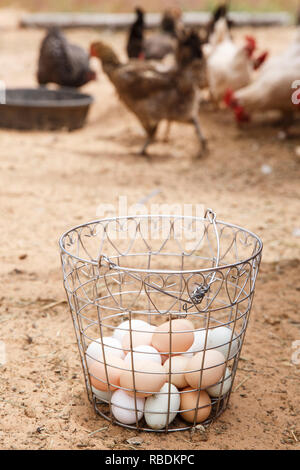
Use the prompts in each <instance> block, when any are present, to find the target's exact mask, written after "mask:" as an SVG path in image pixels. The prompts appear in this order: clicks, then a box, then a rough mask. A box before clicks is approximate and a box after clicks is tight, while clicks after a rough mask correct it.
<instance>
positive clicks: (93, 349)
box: [85, 336, 124, 367]
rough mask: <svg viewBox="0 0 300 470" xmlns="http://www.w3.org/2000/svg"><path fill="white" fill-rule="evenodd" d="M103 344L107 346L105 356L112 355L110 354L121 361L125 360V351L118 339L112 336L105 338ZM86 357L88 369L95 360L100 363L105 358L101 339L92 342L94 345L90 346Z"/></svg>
mask: <svg viewBox="0 0 300 470" xmlns="http://www.w3.org/2000/svg"><path fill="white" fill-rule="evenodd" d="M103 344H104V345H105V346H104V353H105V355H106V354H108V353H110V354H113V355H114V356H118V357H120V358H121V359H123V357H124V351H123V349H122V344H121V343H120V341H118V340H117V339H116V338H113V337H112V336H104V337H103ZM85 356H86V361H87V365H88V367H89V366H90V364H91V362H92V361H93V360H95V359H96V360H98V361H100V360H101V359H102V358H103V351H102V342H101V338H98V339H96V341H92V343H90V344H89V346H88V348H87V350H86V352H85Z"/></svg>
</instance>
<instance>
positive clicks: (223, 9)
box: [207, 3, 233, 42]
mask: <svg viewBox="0 0 300 470" xmlns="http://www.w3.org/2000/svg"><path fill="white" fill-rule="evenodd" d="M221 18H224V19H225V21H226V24H227V27H228V29H229V30H230V29H231V27H232V25H233V22H232V20H230V19H229V18H228V6H227V4H226V3H222V4H220V5H219V6H218V7H217V8H216V9H215V11H214V12H213V16H212V19H211V21H210V22H209V23H208V26H207V42H210V40H211V36H213V34H214V31H215V25H216V23H217V22H218V21H219V20H220V19H221Z"/></svg>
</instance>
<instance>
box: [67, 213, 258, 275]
mask: <svg viewBox="0 0 300 470" xmlns="http://www.w3.org/2000/svg"><path fill="white" fill-rule="evenodd" d="M153 217H157V218H166V219H167V218H169V219H170V218H172V219H176V218H177V219H188V220H199V221H202V222H205V221H207V222H209V221H208V219H206V218H205V217H196V216H184V215H174V214H173V215H170V214H169V215H168V214H147V215H136V216H133V215H126V216H120V217H118V216H116V217H108V218H104V219H95V220H92V221H90V222H86V223H83V224H79V225H76V226H74V227H72V228H71V229H69V230H67V231H66V232H64V233H63V234H62V235H61V236H60V238H59V247H60V250H61V252H62V253H64V254H66V255H68V256H70V257H71V258H74V259H76V260H78V261H81V262H84V263H88V264H89V265H92V266H99V260H91V259H85V258H81V257H79V256H76V255H74V254H71V253H69V252H68V251H67V250H66V249H65V248H64V246H63V240H64V239H65V238H66V237H67V236H68V235H69V234H70V233H72V232H75V231H76V230H78V229H80V228H84V227H87V226H89V225H94V224H99V223H101V222H113V221H117V220H126V219H135V218H139V219H145V218H149V219H150V218H153ZM216 223H217V224H222V225H224V226H227V227H231V228H235V229H238V230H240V231H242V232H244V233H247V234H248V235H250V236H252V237H253V238H254V239H255V240H256V241H257V242H258V249H257V250H256V252H255V253H254V254H253V255H252V256H250V257H249V258H246V259H244V260H242V261H239V262H237V263H230V264H226V265H222V266H215V267H211V268H203V269H189V270H168V269H141V268H128V267H123V266H119V265H114V266H113V269H115V270H119V271H122V272H123V271H124V272H129V273H130V272H131V273H154V274H195V273H205V272H215V271H219V270H223V269H228V268H232V267H235V266H239V265H242V264H245V263H248V262H250V261H252V260H254V259H255V258H256V257H257V256H258V255H260V254H261V252H262V249H263V242H262V239H261V238H260V237H259V236H258V235H256V234H255V233H254V232H251V231H250V230H248V229H245V228H243V227H241V226H239V225H236V224H231V223H229V222H224V221H222V220H218V219H217V220H216ZM103 255H104V253H103V254H102V256H103Z"/></svg>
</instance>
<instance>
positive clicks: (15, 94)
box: [0, 88, 93, 131]
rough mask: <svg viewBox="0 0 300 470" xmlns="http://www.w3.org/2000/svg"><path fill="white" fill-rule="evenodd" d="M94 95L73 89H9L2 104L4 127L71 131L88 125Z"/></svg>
mask: <svg viewBox="0 0 300 470" xmlns="http://www.w3.org/2000/svg"><path fill="white" fill-rule="evenodd" d="M92 102H93V98H92V97H91V96H90V95H87V94H83V93H79V92H77V91H73V90H69V89H61V90H48V89H46V88H38V89H27V88H17V89H7V90H6V91H5V103H4V104H0V127H3V128H6V129H19V130H35V129H38V130H58V129H67V130H69V131H72V130H75V129H80V128H81V127H83V126H84V124H85V121H86V117H87V114H88V111H89V107H90V105H91V104H92Z"/></svg>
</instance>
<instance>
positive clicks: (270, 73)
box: [225, 29, 300, 122]
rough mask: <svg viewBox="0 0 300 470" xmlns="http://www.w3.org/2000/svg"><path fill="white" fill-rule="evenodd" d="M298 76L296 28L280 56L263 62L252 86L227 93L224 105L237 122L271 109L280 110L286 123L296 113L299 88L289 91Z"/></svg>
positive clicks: (299, 49) (299, 34)
mask: <svg viewBox="0 0 300 470" xmlns="http://www.w3.org/2000/svg"><path fill="white" fill-rule="evenodd" d="M299 77H300V29H299V30H298V32H297V34H296V38H295V40H294V41H293V42H292V43H291V44H290V45H289V47H288V48H287V50H286V51H285V52H284V53H282V54H280V55H278V56H276V57H274V58H271V59H269V61H268V62H266V64H265V65H264V66H263V67H262V68H261V70H260V72H259V74H258V76H257V78H256V80H255V81H254V82H253V83H251V84H250V85H248V86H247V87H244V88H241V89H240V90H238V91H236V92H233V90H228V91H227V93H226V97H225V102H226V104H227V105H228V106H230V107H231V108H232V109H233V110H234V112H235V116H236V120H237V121H238V122H243V121H248V120H249V118H250V116H249V115H250V114H251V113H253V112H256V111H271V110H278V111H281V112H282V113H283V114H284V115H285V116H286V117H287V118H288V121H289V122H290V121H291V118H292V117H293V114H294V113H295V112H299V110H300V108H299V105H298V104H297V103H298V102H299V100H298V98H297V97H298V95H299V89H298V90H296V91H294V92H293V88H292V87H293V84H294V82H295V83H296V84H300V82H299ZM293 98H294V99H293ZM295 98H296V99H295Z"/></svg>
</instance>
